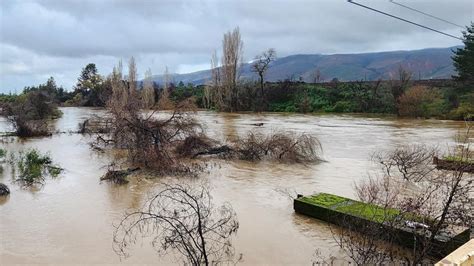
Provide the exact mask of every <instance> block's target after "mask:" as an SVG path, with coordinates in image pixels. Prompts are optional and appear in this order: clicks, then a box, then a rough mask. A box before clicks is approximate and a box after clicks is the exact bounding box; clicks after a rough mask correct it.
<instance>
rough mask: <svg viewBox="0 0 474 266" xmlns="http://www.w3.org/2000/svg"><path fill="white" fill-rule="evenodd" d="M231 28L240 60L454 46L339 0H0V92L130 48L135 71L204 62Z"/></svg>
mask: <svg viewBox="0 0 474 266" xmlns="http://www.w3.org/2000/svg"><path fill="white" fill-rule="evenodd" d="M358 2H360V3H362V4H365V5H369V6H371V7H374V8H378V9H380V10H384V11H386V12H389V13H393V14H395V15H398V16H401V17H404V18H407V19H410V20H412V21H414V22H417V23H420V24H423V25H427V26H430V27H433V28H435V29H438V30H441V31H443V32H446V33H449V34H452V35H455V36H460V37H461V30H462V29H460V28H459V27H456V26H454V25H451V24H448V23H443V22H441V21H437V20H434V19H432V18H430V17H427V16H423V15H421V14H419V13H415V12H412V11H409V10H407V9H404V8H402V7H400V6H397V5H394V4H392V3H390V2H389V1H388V0H387V1H374V0H359V1H358ZM398 2H400V3H403V4H407V5H410V6H411V7H414V8H418V9H420V10H423V11H425V12H428V13H430V14H433V15H436V16H439V17H442V18H444V19H447V20H450V21H452V22H454V23H456V24H460V25H468V24H470V23H471V21H473V20H474V1H471V0H456V1H441V0H437V1H429V0H420V1H407V0H399V1H398ZM235 27H239V28H240V31H241V34H242V39H243V41H244V60H245V61H249V60H251V59H252V58H253V57H254V56H255V55H257V54H258V53H260V52H261V51H263V50H265V49H267V48H270V47H271V48H275V49H276V51H277V54H278V56H279V57H284V56H288V55H293V54H334V53H365V52H380V51H393V50H415V49H424V48H434V47H451V46H456V45H462V42H461V41H460V40H457V39H454V38H449V37H447V36H443V35H441V34H437V33H435V32H431V31H428V30H425V29H422V28H420V27H416V26H413V25H410V24H408V23H404V22H401V21H397V20H395V19H393V18H390V17H387V16H383V15H380V14H377V13H374V12H372V11H369V10H366V9H363V8H360V7H358V6H355V5H352V4H350V3H347V1H346V0H337V1H336V0H332V1H330V0H323V1H309V0H291V1H290V0H280V1H270V0H261V1H250V0H240V1H236V0H224V1H217V0H196V1H191V0H188V1H185V0H175V1H148V0H139V1H126V0H121V1H111V0H102V1H92V0H87V1H78V0H77V1H76V0H69V1H60V0H44V1H40V0H38V1H34V0H26V1H19V0H13V1H2V2H0V37H1V39H0V92H9V91H11V92H15V91H18V92H19V91H21V90H22V89H23V87H25V86H30V85H36V84H39V83H44V82H45V81H46V79H47V78H48V77H49V76H53V77H54V78H55V79H56V81H57V83H58V84H59V85H62V86H64V87H65V88H67V89H70V88H71V87H72V86H73V85H74V83H75V82H76V79H77V77H78V75H79V73H80V71H81V69H82V68H83V67H84V66H85V65H86V64H87V63H95V64H96V65H97V67H98V69H99V72H100V74H103V75H105V74H107V73H109V72H110V71H111V69H112V67H113V66H114V65H115V64H116V63H117V62H118V60H120V59H122V60H123V61H127V60H128V58H129V57H131V56H134V57H135V58H136V61H137V66H138V70H139V77H143V73H144V72H145V70H146V69H148V68H150V69H151V70H152V72H153V73H154V74H161V73H163V71H164V69H165V67H166V66H168V68H169V71H170V72H172V73H189V72H193V71H197V70H203V69H208V68H209V65H210V64H209V61H210V55H211V53H212V52H213V51H214V50H217V51H220V46H221V40H222V35H223V34H224V33H225V32H226V31H229V30H232V29H233V28H235Z"/></svg>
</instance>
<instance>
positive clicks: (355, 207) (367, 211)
mask: <svg viewBox="0 0 474 266" xmlns="http://www.w3.org/2000/svg"><path fill="white" fill-rule="evenodd" d="M336 210H337V211H339V212H342V213H347V214H352V215H354V216H358V217H361V218H365V219H367V220H371V221H375V222H379V223H383V222H385V221H391V220H393V219H395V218H396V217H397V216H399V215H400V212H399V211H398V210H395V209H391V208H382V207H379V206H376V205H372V204H367V203H363V202H358V201H352V204H348V205H342V206H339V207H337V208H336Z"/></svg>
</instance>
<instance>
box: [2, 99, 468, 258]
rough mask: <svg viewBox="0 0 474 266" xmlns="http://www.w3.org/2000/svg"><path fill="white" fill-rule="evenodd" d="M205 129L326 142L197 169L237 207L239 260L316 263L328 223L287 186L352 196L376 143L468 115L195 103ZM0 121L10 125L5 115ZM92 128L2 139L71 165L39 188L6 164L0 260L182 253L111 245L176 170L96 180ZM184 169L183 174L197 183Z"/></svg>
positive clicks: (72, 124) (449, 135)
mask: <svg viewBox="0 0 474 266" xmlns="http://www.w3.org/2000/svg"><path fill="white" fill-rule="evenodd" d="M62 111H63V112H64V115H63V117H62V118H61V119H59V120H58V121H56V122H55V123H56V125H55V126H56V129H58V130H60V131H69V130H76V129H77V125H78V123H79V122H81V121H83V120H85V119H86V118H88V117H90V116H91V115H92V114H94V113H98V112H103V111H102V110H97V109H88V108H63V109H62ZM197 118H198V120H200V121H201V122H202V123H203V125H204V127H205V129H206V131H207V132H208V133H209V134H210V135H211V136H214V137H216V138H220V139H225V138H232V137H233V136H236V135H239V134H244V133H245V132H247V131H248V130H251V129H256V127H255V126H253V125H252V124H253V123H264V125H263V127H259V128H258V129H257V130H261V131H286V130H288V131H294V132H304V133H308V134H314V135H315V136H317V137H318V138H319V140H320V141H321V143H322V146H323V157H324V159H325V160H327V162H323V163H318V164H314V165H306V166H303V165H288V164H278V163H269V162H262V163H249V162H241V161H234V162H229V163H225V162H223V161H217V162H216V163H217V164H215V166H214V167H213V169H212V170H211V171H209V172H205V173H203V174H202V175H201V177H200V178H199V180H208V181H209V183H210V185H211V187H212V194H213V199H214V200H215V202H216V204H219V203H222V202H229V203H231V204H232V206H233V208H234V209H235V211H236V213H237V217H238V220H239V222H240V228H239V230H238V232H237V235H236V236H235V237H234V239H233V244H234V247H235V251H236V253H237V254H240V253H242V254H243V261H242V264H262V263H265V264H304V265H308V264H310V263H311V260H312V256H313V253H314V251H315V250H316V249H321V250H322V251H323V252H325V253H326V254H327V253H329V252H332V253H333V254H337V248H335V247H334V241H333V239H332V236H331V233H330V231H329V230H328V228H327V226H326V225H325V224H324V223H322V222H319V221H317V220H314V219H309V218H306V217H304V216H300V215H296V214H295V213H294V212H293V208H292V201H291V199H290V198H289V196H288V192H289V193H291V194H295V192H297V193H300V194H309V193H314V192H329V193H335V194H339V195H343V196H348V197H355V195H354V189H353V187H354V183H355V182H357V181H359V180H361V179H364V178H366V177H367V174H368V171H369V170H370V169H371V168H372V167H373V165H372V164H371V163H370V160H369V159H370V155H371V153H373V152H374V151H376V150H380V149H382V150H384V149H390V148H392V147H396V146H398V145H402V144H409V143H426V144H439V145H440V146H445V145H446V144H447V143H448V142H452V141H453V137H454V136H455V134H456V133H458V132H459V130H460V129H461V128H462V126H463V123H462V122H454V121H439V120H398V119H395V118H393V117H380V116H360V115H300V114H274V113H265V114H253V113H252V114H250V113H249V114H246V113H243V114H222V113H214V112H205V111H202V112H198V113H197ZM0 124H1V125H0V128H1V129H0V130H1V131H4V130H6V128H7V125H6V123H5V121H2V122H0ZM88 141H89V140H88V139H87V137H84V136H81V135H78V134H56V135H54V136H52V137H49V138H35V139H29V140H26V141H21V142H19V141H17V140H15V139H14V140H13V142H11V143H4V144H1V145H3V146H4V147H5V148H6V149H7V150H9V151H13V150H21V149H25V148H27V147H36V148H38V149H40V150H41V151H43V152H45V151H49V152H50V154H51V156H52V158H53V160H54V161H55V162H56V163H58V164H59V165H60V166H61V167H63V168H64V169H65V172H64V173H63V174H62V175H61V176H60V177H58V178H56V179H52V180H51V179H49V180H47V182H46V184H45V185H44V187H43V188H41V189H39V190H34V191H32V190H28V189H24V188H21V187H20V186H18V185H17V184H12V182H11V174H10V172H8V171H4V172H3V173H2V176H1V177H0V182H2V183H5V184H7V185H8V186H9V187H10V189H11V195H10V196H9V197H8V198H7V199H6V200H3V201H1V202H0V264H1V265H5V264H14V263H29V264H31V263H33V264H36V263H38V264H40V263H41V264H43V263H55V264H65V263H80V264H92V263H101V264H103V263H114V264H115V263H125V264H130V263H134V264H136V263H161V264H168V263H173V262H175V263H176V262H179V260H177V258H176V257H174V256H165V257H158V255H157V254H156V253H155V252H154V250H153V249H152V248H151V247H150V245H149V243H148V242H146V241H145V242H143V243H142V242H141V241H138V242H137V244H136V245H135V246H134V247H133V249H132V251H131V257H129V258H128V259H125V260H123V259H122V260H120V258H119V257H118V256H117V255H116V254H115V253H114V252H113V250H112V236H113V231H114V227H113V224H116V223H117V222H118V221H119V220H120V218H121V217H122V215H123V213H124V211H125V210H129V209H133V208H138V207H140V206H142V204H143V201H144V200H146V199H147V197H148V196H149V195H150V194H152V193H153V191H156V190H157V189H159V186H160V182H171V181H172V179H171V178H157V179H153V180H149V179H139V180H133V181H132V182H130V183H129V184H127V185H124V186H117V185H113V184H109V183H104V182H102V183H101V182H99V178H100V176H101V175H103V174H104V173H105V171H106V169H105V168H104V166H105V165H106V164H107V162H108V159H107V157H106V156H103V155H99V154H97V153H95V152H94V151H92V150H91V149H90V148H89V146H88ZM196 181H197V180H196V179H193V180H190V179H189V178H188V179H187V178H180V179H179V182H196Z"/></svg>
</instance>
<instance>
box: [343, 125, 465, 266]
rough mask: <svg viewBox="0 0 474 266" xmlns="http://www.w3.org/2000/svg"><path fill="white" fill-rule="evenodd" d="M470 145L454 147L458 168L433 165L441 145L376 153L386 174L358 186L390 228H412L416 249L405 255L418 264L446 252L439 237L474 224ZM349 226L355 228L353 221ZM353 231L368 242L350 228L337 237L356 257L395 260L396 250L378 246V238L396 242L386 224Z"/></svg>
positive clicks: (360, 196)
mask: <svg viewBox="0 0 474 266" xmlns="http://www.w3.org/2000/svg"><path fill="white" fill-rule="evenodd" d="M467 134H469V128H468V133H467ZM469 146H470V144H469V143H464V144H463V145H457V146H456V148H455V149H453V150H451V153H452V155H451V156H455V157H456V158H458V162H459V167H457V168H455V169H453V170H441V169H436V168H435V167H434V166H433V165H430V163H429V162H428V161H429V160H430V159H431V158H432V157H433V156H434V154H435V151H436V149H435V148H426V147H425V146H421V145H415V146H409V147H401V148H397V149H395V150H393V151H392V152H389V153H385V154H383V155H382V156H380V155H378V156H375V157H374V158H375V159H376V162H377V163H379V165H380V166H381V167H382V171H381V172H382V173H383V174H382V175H381V176H375V177H371V178H369V179H368V180H366V181H364V182H361V183H359V184H358V185H357V187H356V188H357V192H358V195H359V198H360V199H361V200H362V201H364V202H367V203H371V204H374V205H376V206H379V207H377V208H379V209H377V211H375V212H374V213H379V215H378V218H377V219H378V220H380V219H381V220H382V224H384V225H386V226H389V227H383V228H382V229H384V228H385V229H387V228H401V227H405V228H412V231H413V234H414V242H413V253H412V254H410V256H408V257H404V258H405V260H406V261H409V262H410V264H412V265H419V264H422V263H425V262H426V261H427V260H428V261H429V259H430V256H434V257H443V255H446V254H443V253H442V251H439V250H437V249H436V246H437V244H436V239H437V237H438V236H440V235H448V236H449V235H452V234H456V232H457V233H460V232H461V231H463V230H465V229H466V228H468V227H469V226H470V224H471V223H472V219H473V217H472V215H466V214H470V213H473V211H474V210H473V206H472V195H473V193H474V176H473V174H471V173H468V172H466V171H465V167H464V166H463V163H462V162H469V161H471V160H472V158H473V152H472V150H470V147H469ZM380 214H387V215H386V216H384V215H382V216H381V215H380ZM346 227H348V228H349V229H351V224H348V225H346ZM352 229H354V230H355V231H357V232H359V233H362V234H361V236H359V237H362V238H363V239H365V241H355V239H354V238H353V237H352V236H353V234H352V233H347V231H344V232H343V233H342V236H341V235H338V236H337V238H338V239H339V240H340V242H339V243H341V246H344V247H346V248H345V249H344V250H345V251H346V252H347V253H348V254H349V256H350V257H351V258H353V259H354V260H357V261H359V262H360V263H364V262H367V260H368V259H369V260H372V259H374V258H383V257H384V256H385V257H386V258H389V259H390V260H393V259H394V257H393V254H394V252H393V250H388V251H387V250H384V249H380V248H377V249H374V247H376V246H377V245H374V243H376V242H377V241H380V240H384V241H387V242H389V244H391V243H392V242H393V239H395V238H391V237H389V234H388V233H387V232H389V230H379V229H380V225H374V226H369V228H368V230H364V229H367V228H364V227H361V226H358V225H353V226H352ZM361 230H362V231H361ZM387 237H388V239H387ZM381 246H384V245H381ZM389 246H390V245H389ZM439 252H441V253H439ZM395 257H399V258H400V256H395ZM356 263H357V262H356Z"/></svg>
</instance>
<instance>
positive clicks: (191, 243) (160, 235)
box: [114, 184, 239, 265]
mask: <svg viewBox="0 0 474 266" xmlns="http://www.w3.org/2000/svg"><path fill="white" fill-rule="evenodd" d="M238 228H239V223H238V220H237V216H236V214H235V212H234V210H233V209H232V207H231V206H230V205H229V204H227V203H225V204H223V205H222V206H220V207H216V206H214V204H213V203H212V197H211V194H210V192H209V189H208V188H207V186H205V185H201V186H200V187H197V188H192V187H190V186H186V185H179V184H175V185H164V188H163V189H162V190H161V191H160V192H158V194H156V195H155V196H154V197H152V198H151V199H150V200H149V201H148V202H147V203H146V204H145V206H144V207H143V209H141V210H137V211H134V212H131V213H127V214H126V215H125V217H124V218H123V219H122V221H121V222H120V223H119V225H118V226H117V227H116V230H115V233H114V250H115V252H116V253H117V254H119V255H120V256H128V255H129V254H128V253H127V248H128V247H129V246H130V244H134V243H135V242H136V240H137V237H138V236H150V235H151V236H153V239H152V241H151V244H152V246H153V247H154V248H155V249H156V250H157V251H158V253H159V254H165V253H166V252H168V251H169V250H174V251H176V252H177V253H179V254H181V255H182V257H183V262H184V263H185V264H189V265H215V264H219V263H224V262H230V261H232V260H233V258H234V249H233V247H232V243H231V237H232V235H234V234H236V233H237V230H238Z"/></svg>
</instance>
